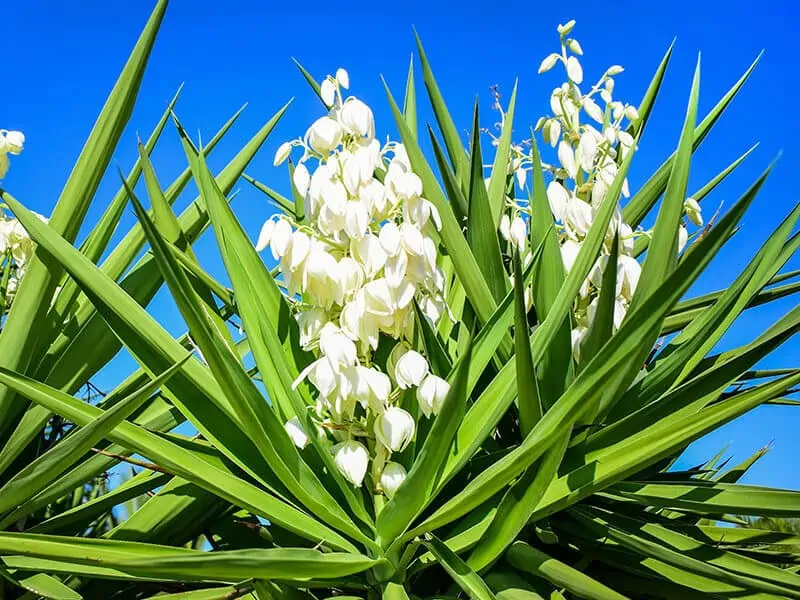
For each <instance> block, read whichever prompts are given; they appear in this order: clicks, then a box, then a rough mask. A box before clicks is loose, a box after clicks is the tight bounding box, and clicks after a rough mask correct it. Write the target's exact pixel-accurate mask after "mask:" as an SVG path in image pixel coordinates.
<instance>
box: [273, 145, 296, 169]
mask: <svg viewBox="0 0 800 600" xmlns="http://www.w3.org/2000/svg"><path fill="white" fill-rule="evenodd" d="M291 151H292V143H291V142H283V143H282V144H281V145H280V146H278V150H277V151H276V152H275V158H274V159H272V166H273V167H277V166H278V165H280V164H282V163H283V161H285V160H286V159H287V158H289V154H290V153H291Z"/></svg>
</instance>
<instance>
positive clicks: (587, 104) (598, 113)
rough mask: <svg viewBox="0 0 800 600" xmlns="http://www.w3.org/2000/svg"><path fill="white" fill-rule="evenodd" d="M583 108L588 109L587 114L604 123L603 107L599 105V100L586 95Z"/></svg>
mask: <svg viewBox="0 0 800 600" xmlns="http://www.w3.org/2000/svg"><path fill="white" fill-rule="evenodd" d="M583 110H585V111H586V114H587V115H589V116H590V117H591V118H592V119H593V120H595V121H597V122H598V123H600V124H601V125H602V123H603V109H602V108H600V107H599V106H598V105H597V102H595V101H594V100H592V99H591V98H590V97H589V96H586V97H585V98H584V99H583Z"/></svg>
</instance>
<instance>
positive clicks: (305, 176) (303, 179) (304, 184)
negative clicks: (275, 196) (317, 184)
mask: <svg viewBox="0 0 800 600" xmlns="http://www.w3.org/2000/svg"><path fill="white" fill-rule="evenodd" d="M292 183H294V189H296V190H297V193H298V194H300V195H301V196H305V195H306V192H307V191H308V185H309V184H310V183H311V175H310V174H309V172H308V169H307V168H306V166H305V165H304V164H302V163H300V164H299V165H297V166H296V167H295V168H294V174H293V175H292Z"/></svg>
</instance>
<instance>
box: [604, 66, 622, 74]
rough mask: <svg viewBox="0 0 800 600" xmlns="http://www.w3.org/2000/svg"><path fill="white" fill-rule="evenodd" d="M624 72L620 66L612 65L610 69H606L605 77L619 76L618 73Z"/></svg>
mask: <svg viewBox="0 0 800 600" xmlns="http://www.w3.org/2000/svg"><path fill="white" fill-rule="evenodd" d="M624 70H625V69H623V68H622V67H621V66H619V65H613V66H611V67H608V69H607V70H606V74H607V75H619V74H620V73H622V72H623V71H624Z"/></svg>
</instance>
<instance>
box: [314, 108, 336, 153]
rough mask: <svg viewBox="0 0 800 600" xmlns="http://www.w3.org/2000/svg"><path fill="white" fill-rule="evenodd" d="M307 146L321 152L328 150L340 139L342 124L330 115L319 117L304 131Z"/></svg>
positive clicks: (334, 146)
mask: <svg viewBox="0 0 800 600" xmlns="http://www.w3.org/2000/svg"><path fill="white" fill-rule="evenodd" d="M306 140H307V143H308V145H309V146H311V147H312V148H313V149H314V150H316V151H317V152H319V153H321V154H325V153H327V152H330V151H331V150H333V149H334V148H336V146H338V145H339V142H341V140H342V126H341V125H339V123H337V122H336V121H334V120H333V119H331V118H330V117H320V118H319V119H317V120H316V121H314V123H313V124H312V125H311V127H310V128H309V129H308V132H306Z"/></svg>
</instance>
